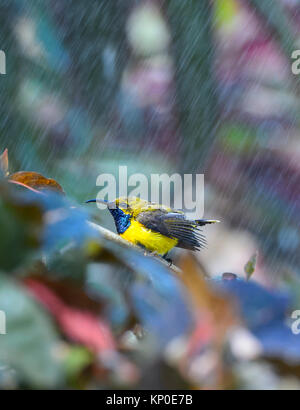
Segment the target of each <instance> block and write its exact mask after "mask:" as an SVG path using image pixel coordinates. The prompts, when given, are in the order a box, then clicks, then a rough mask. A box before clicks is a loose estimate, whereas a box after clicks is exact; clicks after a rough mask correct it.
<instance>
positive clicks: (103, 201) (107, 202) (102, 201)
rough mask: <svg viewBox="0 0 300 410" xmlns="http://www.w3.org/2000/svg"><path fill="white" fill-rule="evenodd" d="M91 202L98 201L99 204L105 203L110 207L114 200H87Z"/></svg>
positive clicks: (87, 202)
mask: <svg viewBox="0 0 300 410" xmlns="http://www.w3.org/2000/svg"><path fill="white" fill-rule="evenodd" d="M91 202H98V203H99V204H104V205H106V206H107V207H108V208H109V207H110V206H112V205H113V203H114V202H109V201H107V200H106V199H89V200H88V201H85V203H86V204H89V203H91Z"/></svg>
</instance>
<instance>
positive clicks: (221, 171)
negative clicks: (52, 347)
mask: <svg viewBox="0 0 300 410" xmlns="http://www.w3.org/2000/svg"><path fill="white" fill-rule="evenodd" d="M0 48H1V49H2V50H4V51H5V53H6V71H7V74H6V75H5V76H1V77H0V142H1V144H0V148H1V152H2V151H3V150H4V149H5V148H8V153H9V168H10V171H11V172H15V171H20V170H26V171H36V172H39V173H42V174H43V175H45V176H47V177H51V178H54V179H55V180H56V181H58V182H59V183H60V184H61V186H62V187H63V189H64V191H65V193H66V194H67V196H68V198H69V199H70V200H72V201H74V203H76V204H82V203H83V202H84V201H85V200H86V199H90V198H93V197H95V196H96V194H97V192H98V190H99V188H98V187H96V178H97V176H98V175H99V174H100V173H107V172H109V173H113V174H116V175H118V167H119V166H120V165H127V166H128V172H129V174H131V173H136V172H137V173H144V174H145V175H150V174H151V173H165V172H166V173H168V174H172V173H174V172H178V173H180V174H184V173H193V174H195V173H204V175H205V217H208V218H217V219H220V220H221V223H220V224H218V225H217V226H213V227H209V228H207V229H206V230H205V233H206V236H207V241H208V246H207V249H205V250H203V251H201V252H199V253H197V255H196V260H197V262H196V261H194V262H193V263H195V264H196V263H197V264H198V266H200V267H201V269H200V270H201V272H202V273H203V272H204V274H205V276H210V277H212V278H215V279H216V281H217V280H218V278H219V277H220V276H221V275H222V274H223V273H224V272H230V273H234V274H236V275H238V276H240V277H241V278H244V277H245V268H244V267H245V265H246V263H247V262H248V261H249V260H251V258H252V257H253V255H257V256H256V264H255V272H254V274H253V278H252V279H251V280H252V281H253V282H258V283H260V284H261V285H263V286H264V288H263V289H268V291H269V290H270V291H272V292H275V293H276V292H278V291H284V292H287V293H288V294H289V297H291V298H292V300H293V302H292V305H293V307H294V308H295V309H297V303H298V307H299V308H300V293H299V273H300V256H299V255H300V252H299V250H300V232H299V222H300V216H299V215H300V213H299V208H300V196H299V195H300V169H299V163H300V162H299V161H300V142H299V141H300V140H299V132H300V130H299V108H300V106H299V93H300V81H299V76H296V75H294V74H293V73H292V70H291V65H292V62H293V60H292V58H291V54H292V51H293V50H295V49H298V48H300V1H298V0H276V1H270V0H226V1H224V0H211V1H210V0H201V1H197V0H188V1H182V0H140V1H135V0H113V1H112V0H90V1H89V2H86V1H83V0H76V1H71V0H26V1H25V0H14V1H5V0H0ZM175 194H176V193H175ZM86 208H87V207H86ZM86 212H89V215H90V218H94V220H95V221H97V222H98V223H100V224H101V225H103V226H105V227H108V228H109V229H112V230H113V229H114V228H113V223H112V220H111V218H110V216H109V215H108V214H107V213H105V212H101V213H99V211H97V210H95V209H92V208H89V209H86ZM174 258H175V259H174V260H175V261H176V262H177V261H178V263H179V261H180V258H181V254H180V253H179V254H174ZM101 263H103V265H101V267H99V266H100V265H99V266H98V268H97V269H100V271H101V275H104V277H106V279H107V277H109V272H110V270H109V269H112V268H111V266H110V267H108V266H106V265H105V263H104V262H101ZM185 263H186V264H189V263H192V262H188V261H186V262H185ZM93 266H94V265H92V267H91V266H90V267H89V269H90V270H93V269H94V270H95V269H96V268H95V266H94V268H93ZM97 269H96V270H97ZM186 269H189V268H186ZM191 269H192V268H191ZM195 269H196V268H195ZM54 270H55V269H54ZM95 277H97V275H96V274H94V276H93V274H92V273H91V278H92V279H91V280H93V278H94V279H95ZM107 280H108V279H107ZM100 282H101V281H100ZM44 285H45V284H44ZM98 285H99V284H98ZM254 285H255V284H254ZM254 285H253V286H254ZM99 286H100V285H99ZM255 286H256V285H255ZM257 286H259V285H257ZM105 289H106V288H105ZM107 289H110V290H111V291H112V289H113V286H112V287H109V286H108V288H107ZM107 289H106V291H107V292H109V291H108V290H107ZM247 289H248V288H247ZM247 292H248V290H247ZM249 292H250V291H249ZM37 293H39V294H40V292H39V291H38V292H37ZM100 293H101V292H100ZM104 294H105V292H104V291H102V293H101V295H102V296H101V297H102V298H103V297H104V296H103V295H104ZM241 294H242V293H240V291H238V295H240V297H241V299H242V301H244V300H245V298H246V299H247V297H248V296H247V297H246V296H245V297H244V296H241ZM120 295H121V294H120V293H118V292H117V293H116V295H114V296H112V295H111V294H108V295H107V294H105V297H104V299H105V298H108V299H109V298H112V299H114V298H115V299H114V300H115V303H116V306H122V303H125V302H124V301H122V303H121V302H120V300H119V299H117V298H122V297H123V296H120ZM247 295H248V294H247ZM291 295H292V296H291ZM273 296H274V295H273ZM277 296H278V295H277V293H276V297H277ZM274 297H275V296H274ZM45 298H46V299H47V297H46V296H45ZM278 298H279V296H278ZM42 299H43V298H42ZM208 299H209V298H208ZM262 299H263V300H264V301H265V300H266V299H268V298H267V296H266V297H263V296H262ZM275 299H276V298H275ZM279 299H280V298H279ZM209 300H210V299H209ZM247 300H248V299H247ZM249 300H259V301H260V300H261V299H260V296H258V295H256V294H255V296H253V298H252V294H251V297H250V293H249ZM268 300H269V299H268ZM118 301H119V302H118ZM277 302H278V303H279V305H280V303H281V302H280V301H277ZM277 302H276V300H270V305H268V306H269V307H271V310H272V309H273V308H274V306H275V308H274V309H275V310H276V309H277V308H278V309H279V311H280V312H281V313H282V310H280V309H281V308H279V307H278V305H277V304H276V303H277ZM214 303H216V304H218V302H216V301H215V302H213V305H214ZM54 304H55V303H54ZM258 304H259V308H258V310H259V309H262V311H264V310H263V309H264V308H265V307H264V306H261V305H260V302H258ZM209 306H210V305H209ZM280 306H281V305H280ZM284 306H285V305H284ZM0 308H1V303H0ZM206 308H207V306H206ZM278 309H277V310H276V312H278ZM54 310H55V309H54ZM119 310H120V312H118V313H115V315H116V316H114V315H113V313H112V312H113V309H111V312H110V314H111V315H112V317H113V318H117V319H116V323H117V324H115V326H116V327H117V328H118V326H119V328H118V329H119V330H118V332H119V333H118V334H121V333H122V332H124V331H125V330H124V329H125V327H126V326H127V325H126V326H125V325H124V326H123V325H122V324H121V322H122V319H120V317H122V314H123V316H124V317H125V316H126V313H124V312H123V313H122V309H119ZM124 310H125V311H126V309H125V308H124ZM208 310H209V309H208ZM250 310H251V309H250ZM50 311H51V309H50ZM262 311H260V310H259V313H257V315H258V316H259V317H264V314H263V313H262ZM283 311H284V312H286V308H285V307H284V308H283ZM251 312H252V313H253V311H251ZM248 313H249V312H248ZM273 313H274V312H273ZM281 313H280V315H281ZM52 314H54V313H53V311H52ZM274 314H275V313H274ZM54 315H55V314H54ZM280 315H279V316H280ZM285 315H286V313H285V314H282V315H281V316H280V318H281V319H282V321H283V322H285V320H286V319H284V318H286V316H285ZM221 316H222V315H221ZM246 316H247V315H246ZM250 316H251V315H250ZM271 316H272V314H271ZM275 316H276V315H275ZM109 317H110V316H109ZM247 317H248V316H247ZM276 318H277V319H278V317H277V316H276ZM110 319H111V317H110ZM277 319H276V320H277ZM281 319H280V320H281ZM111 320H113V319H111ZM118 321H119V322H118ZM250 321H251V320H250ZM126 323H127V322H126ZM122 326H123V327H122ZM268 326H269V322H268ZM248 327H249V326H248ZM250 327H251V326H250ZM120 329H122V331H121V330H120ZM276 329H277V328H276ZM280 329H281V328H280ZM280 329H279V330H278V329H277V333H276V331H275V330H274V328H273V330H272V331H273V332H274V333H272V336H268V337H269V339H268V340H270V341H271V342H272V340H277V339H278V343H279V344H280V343H282V344H280V348H277V350H276V349H275V350H276V352H277V354H278V355H279V352H280V351H282V350H284V349H286V350H289V348H288V347H286V345H285V343H287V345H288V346H290V349H291V352H293V354H294V355H293V354H291V357H289V360H288V362H289V364H287V363H286V361H285V360H283V359H282V357H281V358H279V359H278V357H277V356H276V354H275V359H274V351H272V354H270V356H272V360H273V359H274V360H273V362H276V364H277V365H278V361H279V362H280V365H279V367H278V368H276V369H275V370H274V368H273V367H272V366H275V365H274V363H273V362H272V364H270V363H269V362H268V363H266V362H265V361H264V360H261V361H259V360H258V362H257V361H255V360H254V361H253V360H252V356H251V354H250V353H249V354H250V356H251V360H250V361H249V362H247V360H248V356H247V354H246V356H247V357H246V356H245V357H246V358H245V357H243V359H241V360H240V361H238V364H237V368H236V373H235V374H233V375H232V374H231V375H230V377H229V376H228V375H227V373H226V376H224V374H223V373H222V371H220V369H219V370H218V371H219V372H218V377H216V378H214V377H213V378H212V380H213V381H212V382H211V384H210V379H209V378H208V381H207V374H208V373H209V374H211V372H212V373H213V370H212V369H214V370H215V365H216V362H218V361H217V360H215V361H214V360H212V359H211V357H210V356H204V357H206V359H205V358H204V359H203V357H202V356H201V360H202V361H201V360H200V359H199V358H198V359H199V360H198V362H199V363H198V362H197V361H195V363H198V367H199V368H201V369H202V370H201V371H200V370H199V368H198V367H197V369H195V366H196V365H195V364H194V365H193V366H194V367H193V368H192V369H189V368H188V370H187V369H186V368H185V367H184V366H185V365H184V364H182V362H181V364H180V366H179V367H180V369H181V377H183V378H185V381H184V383H187V384H184V383H183V382H182V381H180V382H179V381H178V380H177V379H176V381H174V383H173V382H172V381H171V382H170V384H168V383H169V381H168V382H166V379H168V374H169V373H168V372H170V369H169V367H168V372H167V373H166V376H163V375H164V374H165V373H164V372H165V371H166V369H165V368H163V369H162V367H163V365H162V364H161V362H160V359H158V356H155V357H157V361H159V363H160V364H159V365H157V367H156V368H155V369H154V370H155V371H153V378H152V379H151V378H150V380H148V379H149V377H148V378H147V377H146V378H144V379H143V378H140V379H139V377H138V376H137V370H136V369H135V368H134V366H137V367H139V366H140V364H138V365H137V364H136V363H135V365H133V364H132V363H131V364H130V365H129V364H128V363H127V364H122V366H123V367H122V369H123V370H122V371H124V372H125V373H126V371H128V372H129V374H132V373H134V372H135V371H136V373H134V376H132V380H133V381H132V384H131V385H130V383H129V387H132V386H139V387H141V386H142V387H145V388H149V387H153V386H154V387H157V385H156V384H155V380H156V381H157V380H160V384H159V386H158V387H165V388H167V387H168V388H175V387H177V386H178V385H179V386H181V387H182V386H183V387H185V386H187V385H188V386H189V387H209V388H211V387H216V388H226V387H228V386H229V387H243V388H281V387H282V386H284V387H291V388H292V387H295V388H299V387H300V383H299V379H298V376H299V368H298V367H297V366H298V364H297V363H298V360H299V357H300V354H299V351H300V350H299V349H300V346H298V344H299V341H298V339H297V340H296V338H295V339H293V340H290V339H289V338H290V334H291V335H292V333H291V332H290V330H287V328H285V331H286V333H284V332H283V331H282V329H281V330H280ZM202 330H203V329H202ZM127 331H128V332H129V330H127ZM214 331H216V330H214ZM280 332H283V333H280ZM200 333H201V332H200ZM204 333H205V332H204ZM217 333H218V332H217ZM201 334H202V333H201ZM208 334H209V335H210V332H209V331H208V333H205V336H203V334H202V336H203V338H204V339H205V337H208V338H209V336H208ZM127 336H128V335H127ZM198 336H199V335H198ZM202 336H201V337H202ZM248 336H249V334H248ZM248 336H245V335H244V334H240V335H239V337H238V340H240V342H239V343H240V344H243V345H246V346H248V344H249V346H252V348H253V349H254V350H251V348H250V347H249V351H251V352H252V353H253V351H255V348H254V347H253V346H254V345H255V343H258V340H256V339H255V340H253V339H251V338H250V337H248ZM256 336H257V335H256ZM128 337H129V336H128ZM130 337H133V336H132V334H130ZM243 337H244V338H245V339H243ZM247 337H248V338H247ZM251 337H252V336H251ZM299 337H300V336H299ZM203 338H202V339H203ZM276 338H277V339H276ZM285 338H286V339H285ZM200 339H201V338H200ZM202 339H201V340H202ZM250 339H251V340H250ZM287 339H288V341H287ZM126 340H127V339H126ZM197 340H198V339H197ZM205 340H206V339H205ZM234 340H236V339H234ZM295 340H296V341H295ZM202 341H203V340H202ZM198 342H199V340H198ZM124 343H125V342H124ZM128 343H129V342H128ZM132 343H134V342H132ZM174 343H175V342H174ZM174 343H173V344H174ZM178 343H179V342H178ZM247 343H248V344H247ZM251 343H252V344H251ZM261 343H262V342H261ZM82 344H83V345H84V343H82ZM271 345H272V343H271ZM176 346H177V347H176ZM176 346H175V344H174V346H173V345H172V349H173V350H172V349H171V348H170V351H172V352H173V355H174V356H176V353H174V351H175V352H177V355H179V353H178V351H181V350H180V349H181V347H182V345H180V346H181V347H178V346H179V345H176ZM255 346H256V345H255ZM268 346H269V345H268ZM127 347H128V346H127ZM82 348H83V347H82ZM65 349H67V348H65ZM78 349H79V348H78ZM132 349H133V348H132ZM174 349H175V350H174ZM125 350H126V349H125ZM150 350H151V349H150ZM196 351H197V352H198V350H197V349H196ZM84 352H85V351H84ZM85 353H86V352H85ZM85 353H84V354H83V353H82V351H81V350H80V349H79V350H78V351H76V352H75V353H73V354H74V356H72V360H73V361H72V365H73V366H74V367H76V363H77V361H76V360H78V363H79V365H78V366H79V367H78V369H79V370H78V373H76V372H77V367H76V371H74V374H76V377H75V376H74V377H73V376H72V377H73V379H72V377H71V379H72V383H70V384H69V385H71V386H72V387H74V386H76V387H78V386H79V387H82V386H84V387H86V386H87V387H99V386H100V387H103V386H104V387H105V386H106V387H107V386H109V387H115V386H116V385H117V386H119V385H120V384H121V385H122V383H124V379H128V380H129V379H130V377H129V376H125V377H124V378H123V379H122V381H121V382H120V380H118V382H116V384H114V383H113V382H112V381H111V379H109V381H107V378H106V377H107V373H108V372H109V371H108V370H107V369H106V370H105V371H104V370H103V369H102V370H101V371H102V373H101V371H99V369H98V373H100V375H99V374H98V373H97V377H98V378H97V377H96V376H95V374H94V373H93V376H90V375H89V376H86V374H85V376H86V377H85V378H84V377H83V376H82V373H80V372H82V369H83V368H85V367H84V366H85V365H86V363H88V364H89V365H90V361H89V355H88V354H85ZM169 354H170V355H171V353H170V352H169ZM193 354H194V353H193ZM253 354H254V353H253ZM76 355H77V356H76ZM179 356H180V355H179ZM254 356H255V355H254ZM279 356H280V355H279ZM77 357H78V359H77ZM172 357H173V356H172ZM199 357H200V356H199ZM255 357H257V356H255ZM74 358H75V359H74ZM0 359H1V356H0ZM173 359H174V357H173ZM140 360H142V359H141V357H140V356H139V358H138V362H139V361H140ZM174 360H175V359H174ZM85 361H86V362H85ZM4 362H5V360H4ZM74 362H75V364H74ZM146 362H147V361H146ZM82 363H83V364H82ZM185 364H186V363H185ZM5 366H6V365H5ZM5 366H4V368H5V369H7V368H6V367H5ZM111 366H112V365H111ZM120 366H121V365H120ZM126 366H128V368H126ZM130 366H132V367H130ZM17 367H18V366H17ZM141 367H143V366H141ZM183 367H184V369H182V368H183ZM187 367H188V366H187ZM217 367H218V366H217ZM146 368H147V369H148V367H146ZM291 368H292V369H293V370H291ZM128 369H129V370H128ZM134 369H135V370H134ZM205 369H206V370H205ZM278 369H280V371H279V370H278ZM295 369H296V370H295ZM148 370H149V369H148ZM148 370H147V371H148ZM152 370H153V369H152ZM120 371H121V370H120ZM147 371H146V370H143V371H142V374H144V373H147ZM206 371H207V372H208V373H205V372H206ZM70 372H71V371H70ZM130 372H132V373H130ZM143 372H144V373H143ZM172 372H173V371H172ZM172 372H171V373H172ZM197 372H198V373H197ZM220 372H221V373H222V377H221V376H220ZM71 373H72V372H71ZM79 373H80V375H81V376H80V377H81V378H82V379H84V381H82V379H80V382H79V381H78V379H79V376H78V374H79ZM190 373H191V374H190ZM286 373H287V376H286ZM172 374H173V373H172ZM182 374H183V376H182ZM0 375H1V369H0ZM155 375H156V376H157V377H156V376H155ZM219 376H220V377H219ZM204 379H205V380H206V381H205V383H204V382H203V380H204ZM225 379H226V382H224V380H225ZM1 380H4V382H3V386H4V388H6V387H19V386H23V384H24V385H25V386H28V385H29V386H32V387H35V385H36V380H35V379H34V382H32V380H29V381H28V380H26V377H25V381H24V380H23V379H22V377H21V382H19V381H18V380H19V379H18V377H16V378H15V379H14V376H12V374H11V369H9V371H6V373H5V371H3V375H2V379H1V377H0V383H1ZM7 380H8V381H7ZM74 380H75V381H74ZM91 380H92V381H91ZM95 380H96V381H95ZM99 380H100V381H99ZM128 380H127V381H128ZM141 380H143V381H141ZM168 380H169V379H168ZM180 380H181V379H180ZM236 380H238V382H236ZM10 383H11V384H10ZM51 383H52V382H51ZM51 383H49V385H47V382H45V383H44V386H42V387H52V386H54V387H57V384H56V383H55V382H54V383H52V384H51ZM109 383H111V384H109ZM143 383H144V384H143ZM172 383H173V384H172ZM182 383H183V384H182ZM66 385H68V384H65V383H64V382H59V383H58V387H65V386H66ZM125 385H126V383H125ZM122 386H123V385H122Z"/></svg>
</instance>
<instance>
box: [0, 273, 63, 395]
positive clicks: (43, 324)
mask: <svg viewBox="0 0 300 410" xmlns="http://www.w3.org/2000/svg"><path fill="white" fill-rule="evenodd" d="M0 310H1V311H2V312H4V313H5V316H6V334H0V362H1V363H4V364H6V365H8V366H10V367H12V368H13V369H14V370H15V371H16V372H17V374H18V376H19V378H20V379H21V380H22V381H23V383H24V384H25V385H29V386H30V387H36V388H53V387H55V386H58V385H60V386H61V383H62V381H63V370H62V365H61V363H60V360H59V358H58V354H57V352H58V347H59V338H58V335H57V334H56V331H55V329H54V327H53V325H52V323H51V320H50V319H49V317H48V316H47V315H46V313H45V312H44V311H43V310H42V309H41V307H40V306H39V305H37V304H36V303H35V302H34V301H33V300H32V299H31V297H30V296H29V295H28V294H27V293H26V291H25V290H24V289H23V288H22V287H21V286H20V285H18V284H17V283H16V282H15V281H14V280H12V279H10V278H8V277H7V276H6V275H4V274H2V273H0Z"/></svg>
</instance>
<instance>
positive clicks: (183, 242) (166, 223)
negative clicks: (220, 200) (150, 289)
mask: <svg viewBox="0 0 300 410" xmlns="http://www.w3.org/2000/svg"><path fill="white" fill-rule="evenodd" d="M90 202H100V203H104V204H106V205H107V208H108V210H109V211H110V213H111V215H112V216H113V218H114V221H115V225H116V229H117V232H118V234H119V235H120V236H121V237H122V238H124V239H126V240H127V241H129V242H131V243H133V244H135V245H139V246H141V247H142V248H144V249H146V250H147V251H149V252H151V253H155V254H159V255H160V256H162V257H164V258H165V259H166V260H169V259H167V257H166V256H167V253H168V252H169V251H170V250H171V249H172V248H174V247H178V248H184V249H190V250H192V251H195V250H199V249H200V248H202V247H203V246H204V245H205V243H206V241H205V238H204V236H203V235H202V234H201V230H200V227H201V226H204V225H207V224H212V223H215V222H219V221H217V220H211V219H196V220H188V219H187V218H186V216H185V214H184V212H182V211H177V210H174V209H172V208H169V207H167V206H164V205H159V204H155V203H152V202H148V201H146V200H144V199H140V198H136V197H132V198H130V197H129V198H124V197H121V198H117V199H116V200H114V201H112V202H108V201H106V200H100V199H90V200H89V201H86V203H90Z"/></svg>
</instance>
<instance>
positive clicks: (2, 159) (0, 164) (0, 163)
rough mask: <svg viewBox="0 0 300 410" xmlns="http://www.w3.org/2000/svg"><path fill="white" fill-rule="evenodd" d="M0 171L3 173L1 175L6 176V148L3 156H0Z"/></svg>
mask: <svg viewBox="0 0 300 410" xmlns="http://www.w3.org/2000/svg"><path fill="white" fill-rule="evenodd" d="M0 170H1V171H2V172H3V175H4V176H5V177H6V176H8V174H9V172H8V149H7V148H6V149H5V150H4V151H3V154H1V155H0Z"/></svg>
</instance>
